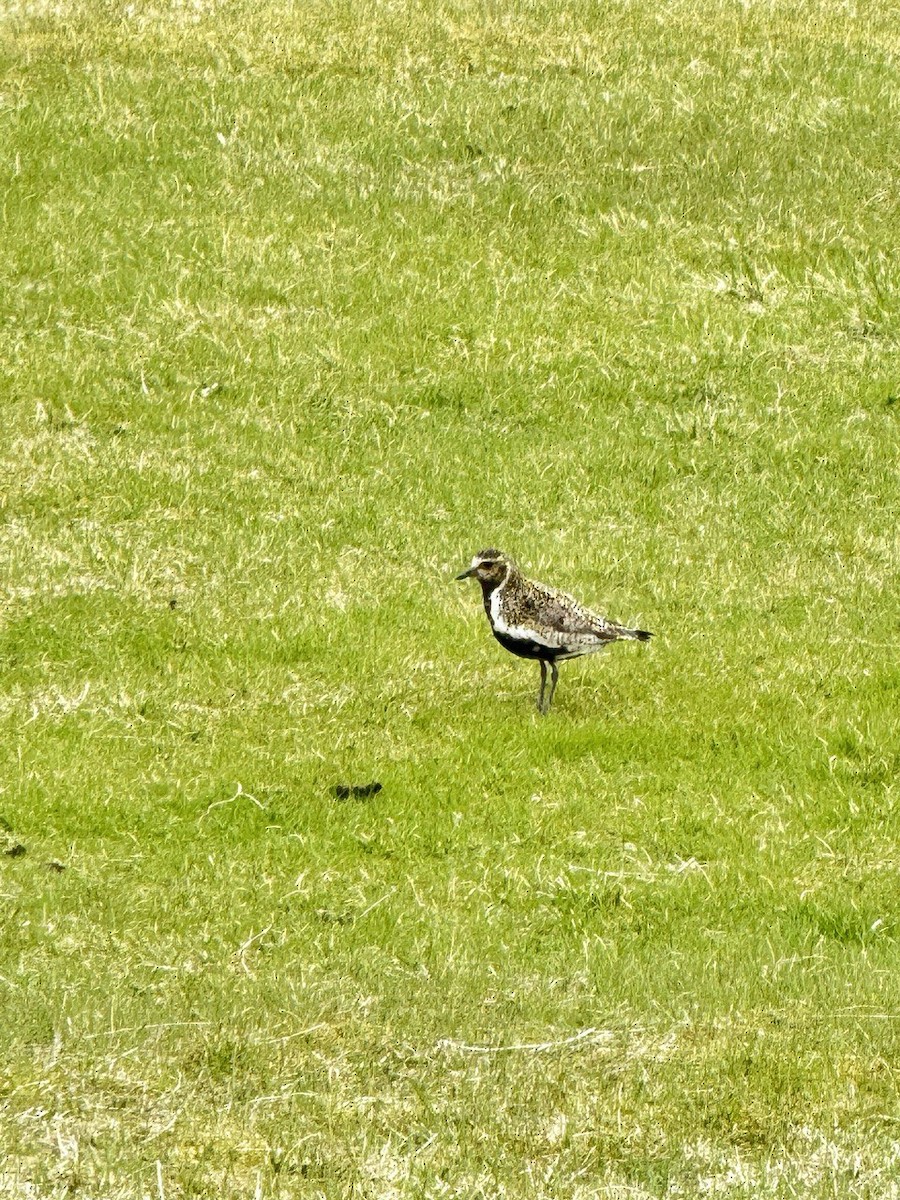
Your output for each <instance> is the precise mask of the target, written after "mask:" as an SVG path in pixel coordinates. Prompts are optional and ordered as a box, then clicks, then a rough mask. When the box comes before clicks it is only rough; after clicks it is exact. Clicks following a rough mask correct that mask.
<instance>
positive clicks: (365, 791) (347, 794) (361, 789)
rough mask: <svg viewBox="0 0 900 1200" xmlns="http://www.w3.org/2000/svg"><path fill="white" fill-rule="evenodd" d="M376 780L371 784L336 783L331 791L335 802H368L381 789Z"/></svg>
mask: <svg viewBox="0 0 900 1200" xmlns="http://www.w3.org/2000/svg"><path fill="white" fill-rule="evenodd" d="M382 786H383V785H382V784H380V783H379V782H378V781H377V779H376V780H373V781H372V782H371V783H337V784H335V786H334V787H333V788H332V789H331V791H332V794H333V796H334V798H335V799H336V800H368V799H369V798H370V797H371V796H377V795H378V793H379V792H380V791H381V789H382Z"/></svg>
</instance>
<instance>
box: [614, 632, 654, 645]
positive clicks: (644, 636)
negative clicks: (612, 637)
mask: <svg viewBox="0 0 900 1200" xmlns="http://www.w3.org/2000/svg"><path fill="white" fill-rule="evenodd" d="M621 636H622V637H626V638H634V640H635V641H636V642H649V641H650V639H651V638H652V637H653V634H652V633H649V632H648V631H647V630H646V629H623V630H622V633H621Z"/></svg>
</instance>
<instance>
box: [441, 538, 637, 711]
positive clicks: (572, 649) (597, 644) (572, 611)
mask: <svg viewBox="0 0 900 1200" xmlns="http://www.w3.org/2000/svg"><path fill="white" fill-rule="evenodd" d="M456 578H457V579H470V578H475V579H477V580H478V582H479V583H480V584H481V592H482V598H483V600H484V611H485V612H486V613H487V619H488V621H490V625H491V632H492V633H493V635H494V637H495V638H496V639H497V641H498V642H499V643H500V645H501V646H503V647H504V649H506V650H509V651H510V653H511V654H517V655H518V656H519V657H520V658H536V659H537V660H538V662H539V663H540V665H541V690H540V691H539V692H538V699H537V707H538V712H540V713H544V714H545V713H547V712H549V711H550V704H551V702H552V700H553V693H554V692H555V691H556V683H557V680H558V678H559V667H558V666H557V665H556V664H557V663H558V662H560V661H561V660H562V659H566V658H580V657H581V655H582V654H593V653H594V652H595V651H597V650H602V649H604V647H605V646H608V645H609V644H610V643H611V642H618V641H621V640H623V639H630V640H632V641H638V642H646V641H648V640H649V639H650V638H651V637H652V636H653V635H652V634H651V633H649V632H648V631H647V630H646V629H628V628H626V626H624V625H617V624H616V623H615V622H614V621H608V620H607V619H606V617H601V616H600V615H599V614H598V613H595V612H592V611H591V610H590V609H589V608H585V607H584V605H583V604H579V603H578V601H577V600H576V599H575V598H574V597H573V596H570V595H569V594H568V593H567V592H560V591H558V590H557V589H556V588H551V587H547V586H546V585H545V584H543V583H536V582H534V581H533V580H531V579H526V578H525V576H524V575H523V574H522V572H521V571H520V570H519V568H518V567H517V566H516V564H515V562H513V560H512V559H511V558H509V557H508V555H506V554H503V553H502V552H501V551H500V550H479V552H478V553H477V554H476V555H475V557H474V558H473V559H472V565H471V566H470V567H469V569H468V570H467V571H462V572H461V573H460V574H459V575H457V576H456ZM548 667H549V668H550V687H549V690H548V687H547V668H548Z"/></svg>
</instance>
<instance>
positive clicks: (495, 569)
mask: <svg viewBox="0 0 900 1200" xmlns="http://www.w3.org/2000/svg"><path fill="white" fill-rule="evenodd" d="M512 565H513V563H512V559H511V558H507V557H506V555H505V554H501V553H500V551H499V550H479V551H478V553H477V554H476V555H475V557H474V558H473V559H472V565H471V567H469V569H468V571H463V572H462V574H461V575H457V577H456V578H457V579H468V578H469V577H470V576H471V575H474V576H475V578H476V579H477V580H478V582H479V583H486V584H487V585H488V586H489V587H496V586H497V584H499V583H502V582H503V580H504V579H505V578H506V576H507V575H508V574H509V571H510V568H511V567H512Z"/></svg>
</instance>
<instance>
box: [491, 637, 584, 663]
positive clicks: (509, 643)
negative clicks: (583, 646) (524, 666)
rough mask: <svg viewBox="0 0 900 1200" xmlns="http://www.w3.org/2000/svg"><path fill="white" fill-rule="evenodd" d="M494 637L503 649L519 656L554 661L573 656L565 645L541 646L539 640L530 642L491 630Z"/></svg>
mask: <svg viewBox="0 0 900 1200" xmlns="http://www.w3.org/2000/svg"><path fill="white" fill-rule="evenodd" d="M493 633H494V637H495V638H496V639H497V641H498V642H499V643H500V645H501V646H502V647H503V649H504V650H508V651H509V652H510V654H518V656H519V658H542V659H543V660H544V661H545V662H554V661H555V660H556V659H557V658H571V657H573V655H572V652H571V651H570V650H566V648H565V646H542V645H541V644H540V642H532V641H529V640H528V639H527V638H514V637H510V636H509V634H507V633H498V632H497V630H496V629H495V630H494V631H493Z"/></svg>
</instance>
